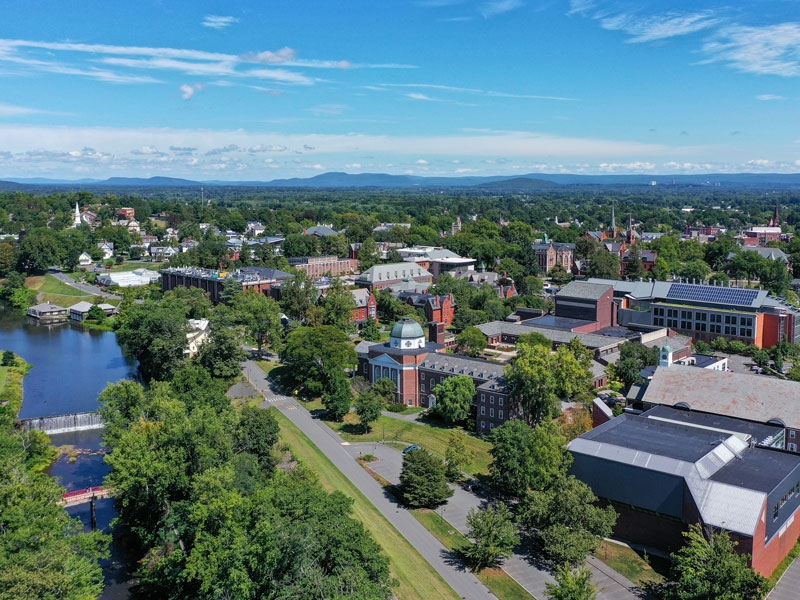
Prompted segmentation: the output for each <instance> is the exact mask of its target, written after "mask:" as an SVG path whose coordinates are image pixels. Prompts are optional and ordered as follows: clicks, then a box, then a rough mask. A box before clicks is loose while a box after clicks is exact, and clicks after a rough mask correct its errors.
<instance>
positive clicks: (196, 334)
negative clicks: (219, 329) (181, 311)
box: [183, 319, 211, 358]
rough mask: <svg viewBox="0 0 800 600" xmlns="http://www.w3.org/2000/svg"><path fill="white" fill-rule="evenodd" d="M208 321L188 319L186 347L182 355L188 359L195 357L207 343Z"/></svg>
mask: <svg viewBox="0 0 800 600" xmlns="http://www.w3.org/2000/svg"><path fill="white" fill-rule="evenodd" d="M210 331H211V330H210V329H209V327H208V319H189V332H188V333H187V334H186V347H185V348H184V349H183V354H184V355H186V356H187V357H189V358H192V357H193V356H197V353H198V352H199V351H200V347H201V346H202V345H203V344H205V343H206V341H208V335H209V333H210Z"/></svg>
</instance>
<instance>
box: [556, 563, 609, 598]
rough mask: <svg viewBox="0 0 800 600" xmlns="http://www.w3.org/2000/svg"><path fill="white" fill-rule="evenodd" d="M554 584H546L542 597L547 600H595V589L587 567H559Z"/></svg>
mask: <svg viewBox="0 0 800 600" xmlns="http://www.w3.org/2000/svg"><path fill="white" fill-rule="evenodd" d="M555 577H556V583H555V584H552V583H546V584H545V592H544V595H545V596H546V597H547V599H548V600H595V598H597V588H596V587H595V585H594V584H593V583H592V572H591V571H590V570H589V569H588V568H587V567H579V568H573V567H572V566H570V565H561V566H560V567H559V568H558V570H557V571H556V575H555Z"/></svg>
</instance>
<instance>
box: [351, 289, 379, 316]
mask: <svg viewBox="0 0 800 600" xmlns="http://www.w3.org/2000/svg"><path fill="white" fill-rule="evenodd" d="M350 292H351V293H352V294H353V298H354V299H355V301H356V307H355V308H354V309H353V322H354V323H357V324H358V325H363V324H364V323H365V322H366V321H367V319H369V318H372V319H375V321H377V320H378V301H377V300H376V299H375V295H374V294H373V293H372V292H371V291H369V290H368V289H366V288H358V289H354V290H350Z"/></svg>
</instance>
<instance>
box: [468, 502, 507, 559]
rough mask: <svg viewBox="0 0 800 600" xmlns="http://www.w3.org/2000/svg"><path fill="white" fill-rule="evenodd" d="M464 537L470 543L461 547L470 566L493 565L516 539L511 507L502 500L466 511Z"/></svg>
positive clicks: (503, 556)
mask: <svg viewBox="0 0 800 600" xmlns="http://www.w3.org/2000/svg"><path fill="white" fill-rule="evenodd" d="M467 527H469V531H468V532H467V537H468V538H470V539H471V540H472V541H473V543H472V544H471V545H470V546H467V547H466V548H464V555H465V556H466V557H467V559H468V560H469V562H470V564H471V567H472V570H473V571H479V570H481V569H482V568H484V567H493V566H497V565H499V564H500V563H502V561H503V559H505V558H508V557H509V556H511V554H512V552H513V551H514V547H515V546H516V545H517V544H518V543H519V533H518V532H517V526H516V525H515V524H514V522H513V520H512V516H511V511H510V510H508V507H507V506H506V505H505V504H502V503H500V504H496V505H494V506H488V507H487V508H483V509H480V510H478V511H476V510H475V509H474V508H471V509H469V512H468V513H467Z"/></svg>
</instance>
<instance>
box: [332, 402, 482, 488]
mask: <svg viewBox="0 0 800 600" xmlns="http://www.w3.org/2000/svg"><path fill="white" fill-rule="evenodd" d="M328 425H329V426H330V427H331V428H332V429H334V430H335V431H338V432H341V435H342V439H343V440H345V441H347V442H377V441H381V440H384V439H386V440H397V441H399V442H403V443H404V444H418V445H419V446H422V447H423V448H425V449H427V450H430V451H431V452H434V453H435V454H438V455H439V456H444V455H445V452H446V450H447V443H448V441H449V439H450V434H451V433H452V432H453V431H460V430H459V429H451V428H448V427H439V426H436V425H428V424H424V423H417V422H414V421H404V420H402V419H393V418H391V417H383V416H382V417H381V418H380V419H378V421H377V422H376V423H375V424H373V426H372V431H370V432H369V433H361V426H360V425H359V424H358V417H357V416H356V415H355V414H353V413H350V414H349V415H347V416H346V417H345V419H344V422H343V423H331V422H329V423H328ZM466 445H467V448H469V449H470V450H471V451H472V452H473V459H472V462H470V464H468V465H467V466H466V467H465V468H464V470H465V471H466V472H467V473H469V474H470V475H477V474H479V473H488V472H489V462H490V461H491V456H489V448H491V446H492V445H491V444H490V443H489V442H485V441H483V440H481V439H478V438H476V437H474V436H471V435H467V436H466Z"/></svg>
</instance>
